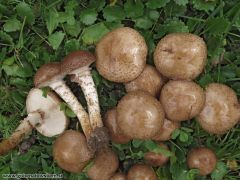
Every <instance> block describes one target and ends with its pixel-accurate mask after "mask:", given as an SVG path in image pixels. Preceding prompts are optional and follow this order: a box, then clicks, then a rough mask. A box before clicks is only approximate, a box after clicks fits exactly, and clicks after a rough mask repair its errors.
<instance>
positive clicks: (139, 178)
mask: <svg viewBox="0 0 240 180" xmlns="http://www.w3.org/2000/svg"><path fill="white" fill-rule="evenodd" d="M127 180H157V175H156V173H155V172H154V170H153V169H152V168H151V167H150V166H147V165H144V164H136V165H134V166H132V167H131V168H130V170H129V171H128V174H127Z"/></svg>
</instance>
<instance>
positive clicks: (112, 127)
mask: <svg viewBox="0 0 240 180" xmlns="http://www.w3.org/2000/svg"><path fill="white" fill-rule="evenodd" d="M104 125H105V126H106V127H107V129H108V131H109V135H110V137H111V140H112V141H113V142H115V143H118V144H125V143H128V142H129V141H130V138H128V137H127V136H125V135H124V134H123V133H122V131H121V129H120V128H119V126H118V124H117V110H116V108H112V109H109V110H108V111H107V113H106V114H105V117H104Z"/></svg>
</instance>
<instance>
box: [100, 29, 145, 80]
mask: <svg viewBox="0 0 240 180" xmlns="http://www.w3.org/2000/svg"><path fill="white" fill-rule="evenodd" d="M96 56H97V61H96V67H97V70H98V71H99V73H100V74H101V75H102V76H103V77H104V78H106V79H108V80H110V81H114V82H122V83H123V82H128V81H132V80H133V79H135V78H136V77H138V76H139V75H140V74H141V72H142V71H143V69H144V67H145V65H146V57H147V45H146V42H145V40H144V38H143V37H142V36H141V35H140V34H139V33H138V32H137V31H136V30H134V29H131V28H128V27H122V28H118V29H115V30H113V31H111V32H109V33H107V34H106V35H105V36H104V37H103V38H102V39H101V40H100V42H99V43H98V44H97V47H96Z"/></svg>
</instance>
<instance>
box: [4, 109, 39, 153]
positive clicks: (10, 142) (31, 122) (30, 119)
mask: <svg viewBox="0 0 240 180" xmlns="http://www.w3.org/2000/svg"><path fill="white" fill-rule="evenodd" d="M41 120H42V117H41V114H40V113H38V112H32V113H29V114H28V116H27V117H26V118H24V119H23V120H22V121H21V123H20V124H19V126H18V127H17V128H16V130H15V131H14V132H13V134H12V135H11V136H10V137H9V138H8V139H5V140H3V141H2V142H1V143H0V155H1V156H2V155H5V154H7V153H8V152H9V151H11V150H12V149H14V148H15V147H16V146H17V145H18V144H19V143H20V142H21V141H22V140H23V139H24V137H26V136H27V135H28V134H30V133H31V131H32V129H33V127H35V126H36V125H38V124H39V123H40V122H41Z"/></svg>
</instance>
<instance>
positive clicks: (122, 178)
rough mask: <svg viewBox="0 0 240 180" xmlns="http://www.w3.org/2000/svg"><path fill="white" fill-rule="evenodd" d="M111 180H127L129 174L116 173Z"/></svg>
mask: <svg viewBox="0 0 240 180" xmlns="http://www.w3.org/2000/svg"><path fill="white" fill-rule="evenodd" d="M110 180H127V176H126V175H125V174H123V173H121V172H118V173H115V174H114V175H113V176H112V177H111V178H110Z"/></svg>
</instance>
